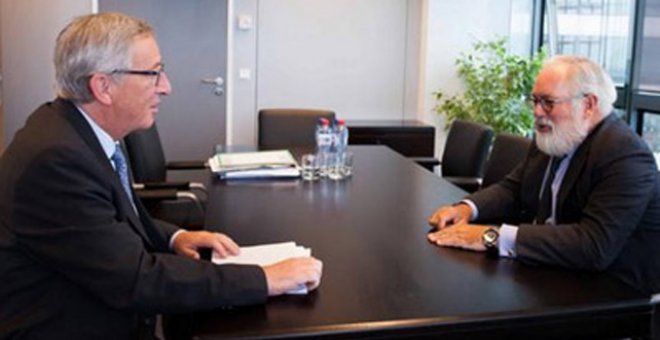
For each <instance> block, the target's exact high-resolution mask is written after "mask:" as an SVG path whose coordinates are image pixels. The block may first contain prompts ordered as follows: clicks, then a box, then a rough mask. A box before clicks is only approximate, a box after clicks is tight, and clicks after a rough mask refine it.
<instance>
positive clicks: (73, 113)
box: [53, 98, 154, 247]
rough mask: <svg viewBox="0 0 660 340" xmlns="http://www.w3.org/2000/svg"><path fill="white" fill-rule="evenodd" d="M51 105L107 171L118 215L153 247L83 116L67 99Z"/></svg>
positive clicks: (117, 177) (58, 100) (143, 210)
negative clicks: (55, 107)
mask: <svg viewBox="0 0 660 340" xmlns="http://www.w3.org/2000/svg"><path fill="white" fill-rule="evenodd" d="M53 105H55V106H57V107H59V108H60V109H59V110H56V111H57V112H61V113H62V115H63V116H64V118H65V119H66V120H67V121H69V122H70V123H71V125H72V126H73V128H74V129H75V130H76V132H77V133H78V135H79V136H80V137H81V138H82V139H83V141H84V142H85V144H87V146H88V147H89V148H90V149H91V151H92V153H93V154H94V156H95V157H96V161H97V162H99V163H100V164H102V167H103V168H104V170H105V171H106V172H107V178H109V179H110V181H111V184H112V189H113V196H114V197H115V207H116V208H117V209H118V210H119V214H118V216H124V217H125V218H126V219H127V220H128V224H129V225H130V226H131V228H132V229H133V230H134V231H135V232H136V233H138V235H140V236H141V237H142V239H143V240H144V242H146V243H147V244H148V245H149V246H151V247H153V246H154V245H153V242H152V240H151V238H150V237H149V235H148V233H147V231H146V230H145V226H144V225H143V224H142V222H141V221H140V218H139V217H138V216H137V214H136V213H135V211H134V210H133V205H132V204H131V202H130V201H129V199H128V197H126V194H125V193H124V189H123V187H122V185H121V182H120V180H119V176H117V173H116V172H115V170H114V169H113V168H112V165H110V162H109V160H108V159H107V157H106V154H105V152H104V151H103V148H102V147H101V143H99V140H98V138H97V137H96V135H95V134H94V131H93V130H92V128H91V127H90V126H89V124H88V123H87V121H86V120H85V117H83V116H82V113H80V111H79V110H78V108H77V107H76V106H75V105H74V104H73V103H72V102H70V101H68V100H64V99H61V98H58V99H56V100H55V101H54V102H53ZM133 195H135V194H133ZM138 211H139V210H138ZM140 214H146V215H145V216H146V217H148V213H147V212H146V210H145V209H142V211H140Z"/></svg>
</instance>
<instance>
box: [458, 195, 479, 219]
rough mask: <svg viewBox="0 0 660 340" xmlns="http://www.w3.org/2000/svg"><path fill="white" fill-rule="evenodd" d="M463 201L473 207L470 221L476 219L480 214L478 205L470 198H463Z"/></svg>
mask: <svg viewBox="0 0 660 340" xmlns="http://www.w3.org/2000/svg"><path fill="white" fill-rule="evenodd" d="M461 203H464V204H467V205H468V206H469V207H470V209H472V215H470V222H471V221H474V220H476V219H477V217H478V216H479V209H477V205H476V204H474V202H472V201H471V200H468V199H464V200H461Z"/></svg>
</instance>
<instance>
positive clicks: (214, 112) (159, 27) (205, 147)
mask: <svg viewBox="0 0 660 340" xmlns="http://www.w3.org/2000/svg"><path fill="white" fill-rule="evenodd" d="M99 11H120V12H124V13H127V14H130V15H133V16H136V17H139V18H142V19H144V20H146V21H147V22H149V23H150V24H151V25H152V26H153V27H154V29H155V30H156V39H157V40H158V43H159V45H160V49H161V54H162V56H163V61H164V62H165V70H166V72H167V76H168V77H169V79H170V82H171V83H172V88H173V90H172V94H171V95H170V96H169V97H167V98H165V99H164V101H163V104H162V105H161V108H160V112H159V115H158V117H157V119H156V122H157V124H158V131H159V132H160V137H161V140H162V143H163V148H164V149H165V154H166V157H167V159H170V160H177V159H179V160H180V159H203V158H206V157H208V156H209V155H210V153H211V151H212V147H213V146H214V145H215V144H218V143H222V144H224V143H225V136H226V96H225V95H224V91H225V88H224V86H225V84H224V80H225V79H226V73H227V70H226V69H227V1H226V0H140V1H125V0H100V1H99ZM202 80H208V82H210V84H209V83H205V82H202ZM216 80H217V82H218V84H215V83H214V82H215V81H216Z"/></svg>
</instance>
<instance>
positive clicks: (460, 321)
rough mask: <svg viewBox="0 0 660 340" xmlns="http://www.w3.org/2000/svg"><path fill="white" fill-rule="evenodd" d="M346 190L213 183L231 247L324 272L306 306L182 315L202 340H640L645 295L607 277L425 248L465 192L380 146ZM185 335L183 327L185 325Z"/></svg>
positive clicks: (212, 204) (214, 207)
mask: <svg viewBox="0 0 660 340" xmlns="http://www.w3.org/2000/svg"><path fill="white" fill-rule="evenodd" d="M351 150H352V151H353V152H354V153H355V168H354V175H353V177H352V178H351V179H348V180H344V181H338V182H335V181H331V180H321V181H317V182H311V183H310V182H302V181H299V180H289V181H235V182H220V181H216V182H215V183H214V185H213V186H212V187H211V188H210V199H209V207H208V223H209V225H210V226H215V227H217V229H218V230H221V231H222V232H225V233H227V234H229V235H230V236H231V237H233V238H234V240H236V241H237V242H238V243H239V244H242V245H253V244H261V243H271V242H281V241H289V240H293V241H295V242H297V243H298V244H300V245H304V246H307V247H311V249H312V253H313V255H314V256H316V257H318V258H319V259H321V260H322V261H323V263H324V268H323V279H322V284H321V286H320V287H319V289H318V290H317V291H314V292H312V293H310V294H308V295H305V296H282V297H276V298H271V299H270V300H269V301H268V303H266V304H265V305H262V306H253V307H237V308H232V309H223V310H217V311H212V312H205V313H198V314H195V315H192V316H188V317H182V318H181V320H180V321H182V320H185V321H186V322H181V323H180V325H179V326H178V327H179V329H178V330H179V331H180V333H181V334H186V336H194V337H195V338H199V339H214V338H227V337H235V338H243V337H245V338H262V337H263V338H278V337H281V338H285V337H286V338H288V337H311V338H319V337H340V338H355V337H413V338H424V337H438V336H442V338H448V339H453V338H466V339H475V338H488V339H494V338H495V339H496V338H502V337H504V336H506V337H507V338H525V339H539V338H560V339H565V338H569V337H588V338H617V337H618V338H620V337H624V336H642V337H648V336H650V334H651V320H652V317H653V308H652V306H651V304H650V301H649V297H648V296H645V295H642V294H640V293H638V292H636V291H635V290H633V289H631V288H629V287H627V286H625V285H623V284H621V283H619V282H618V281H615V280H614V279H611V278H610V277H609V276H606V275H604V274H593V273H581V272H573V271H567V270H562V269H557V268H540V267H530V266H526V265H522V264H520V263H518V262H516V261H514V260H508V259H488V258H486V257H485V256H484V255H483V254H481V253H473V252H469V251H462V250H456V249H448V248H439V247H436V246H434V245H432V244H430V243H429V242H427V240H426V232H427V231H428V230H429V227H428V225H427V223H426V219H427V217H428V216H429V215H430V214H431V213H432V212H433V211H434V210H435V209H436V207H438V206H439V205H441V204H448V203H452V202H455V201H456V200H458V199H460V198H461V197H462V196H463V192H462V191H460V190H459V189H457V188H456V187H454V186H452V185H451V184H449V183H448V182H446V181H444V180H443V179H441V178H439V177H437V176H434V175H433V174H431V173H430V172H428V171H425V170H424V169H423V168H421V167H419V166H417V165H415V164H414V163H413V162H411V161H410V160H407V159H406V158H404V157H403V156H400V155H399V154H397V153H395V152H393V151H391V150H389V149H388V148H386V147H383V146H355V147H351ZM184 325H185V326H184Z"/></svg>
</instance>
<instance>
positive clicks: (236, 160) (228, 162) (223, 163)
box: [209, 150, 300, 179]
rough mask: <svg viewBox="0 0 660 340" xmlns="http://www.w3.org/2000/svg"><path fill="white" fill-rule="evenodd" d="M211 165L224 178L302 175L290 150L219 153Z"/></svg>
mask: <svg viewBox="0 0 660 340" xmlns="http://www.w3.org/2000/svg"><path fill="white" fill-rule="evenodd" d="M209 166H210V167H211V171H213V172H214V173H216V174H217V175H218V176H220V178H224V179H238V178H262V177H266V178H267V177H299V176H300V168H299V167H298V163H296V160H295V159H294V158H293V156H292V155H291V153H290V152H289V151H288V150H273V151H258V152H232V153H219V154H217V155H214V156H213V157H211V158H210V159H209Z"/></svg>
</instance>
